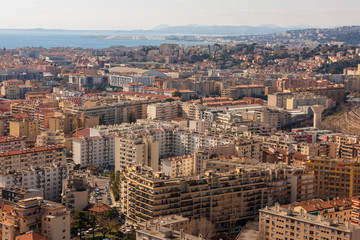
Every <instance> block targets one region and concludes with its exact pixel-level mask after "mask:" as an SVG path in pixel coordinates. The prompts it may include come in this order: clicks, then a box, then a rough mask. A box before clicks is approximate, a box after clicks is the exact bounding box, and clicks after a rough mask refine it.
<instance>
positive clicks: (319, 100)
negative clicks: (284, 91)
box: [286, 93, 333, 109]
mask: <svg viewBox="0 0 360 240" xmlns="http://www.w3.org/2000/svg"><path fill="white" fill-rule="evenodd" d="M312 105H322V106H324V107H326V108H332V107H333V106H332V105H331V101H330V102H329V101H328V98H327V97H325V96H315V95H313V94H306V93H303V94H296V95H294V96H293V97H291V98H288V99H287V100H286V109H298V108H299V107H301V106H312Z"/></svg>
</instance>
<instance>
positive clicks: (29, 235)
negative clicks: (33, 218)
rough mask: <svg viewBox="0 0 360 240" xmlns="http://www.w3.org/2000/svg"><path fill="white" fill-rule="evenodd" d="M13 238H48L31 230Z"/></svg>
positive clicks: (20, 239) (33, 239)
mask: <svg viewBox="0 0 360 240" xmlns="http://www.w3.org/2000/svg"><path fill="white" fill-rule="evenodd" d="M15 240H48V238H47V237H45V236H43V235H41V234H39V233H36V232H31V233H25V234H23V235H20V236H17V237H16V238H15Z"/></svg>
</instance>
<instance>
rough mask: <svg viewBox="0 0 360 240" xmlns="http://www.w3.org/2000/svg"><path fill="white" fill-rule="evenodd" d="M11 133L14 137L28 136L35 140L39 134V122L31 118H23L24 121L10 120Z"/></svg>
mask: <svg viewBox="0 0 360 240" xmlns="http://www.w3.org/2000/svg"><path fill="white" fill-rule="evenodd" d="M9 134H10V135H11V136H14V137H26V138H27V139H28V140H30V141H34V142H35V141H36V138H37V136H38V134H39V122H38V121H33V120H31V119H29V118H23V119H22V121H10V132H9Z"/></svg>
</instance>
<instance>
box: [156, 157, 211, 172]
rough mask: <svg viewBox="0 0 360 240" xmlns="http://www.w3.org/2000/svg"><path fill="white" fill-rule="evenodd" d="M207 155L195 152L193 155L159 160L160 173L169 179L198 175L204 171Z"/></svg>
mask: <svg viewBox="0 0 360 240" xmlns="http://www.w3.org/2000/svg"><path fill="white" fill-rule="evenodd" d="M208 159H209V154H208V153H207V152H204V151H195V152H194V154H189V155H184V156H175V157H169V158H164V159H161V160H160V165H161V171H163V172H164V173H165V175H166V176H169V177H173V178H176V177H185V176H192V175H198V174H201V173H203V172H204V171H205V169H206V161H207V160H208Z"/></svg>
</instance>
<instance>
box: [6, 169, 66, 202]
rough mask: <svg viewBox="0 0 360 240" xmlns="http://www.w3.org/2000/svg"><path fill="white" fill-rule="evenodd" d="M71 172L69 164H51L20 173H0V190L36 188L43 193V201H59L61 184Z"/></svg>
mask: <svg viewBox="0 0 360 240" xmlns="http://www.w3.org/2000/svg"><path fill="white" fill-rule="evenodd" d="M71 170H72V165H71V164H53V165H47V166H43V167H37V168H35V167H31V168H28V169H24V170H22V171H7V172H2V173H0V188H7V187H14V186H15V187H19V188H23V187H27V188H38V189H42V190H43V192H44V199H46V200H51V201H56V202H59V201H61V193H62V182H63V180H64V179H67V177H68V176H69V172H70V171H71Z"/></svg>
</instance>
